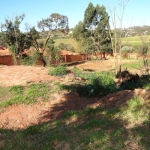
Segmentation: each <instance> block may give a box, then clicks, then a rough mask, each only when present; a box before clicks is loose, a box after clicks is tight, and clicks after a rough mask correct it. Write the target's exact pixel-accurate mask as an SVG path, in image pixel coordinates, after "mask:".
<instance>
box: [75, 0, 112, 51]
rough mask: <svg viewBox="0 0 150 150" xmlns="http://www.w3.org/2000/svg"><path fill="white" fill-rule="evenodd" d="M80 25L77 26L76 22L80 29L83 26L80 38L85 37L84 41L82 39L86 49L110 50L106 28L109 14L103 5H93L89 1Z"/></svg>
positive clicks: (109, 40)
mask: <svg viewBox="0 0 150 150" xmlns="http://www.w3.org/2000/svg"><path fill="white" fill-rule="evenodd" d="M81 25H82V24H80V26H79V24H78V26H77V27H78V28H79V27H80V29H81V27H84V30H83V29H82V32H84V33H83V34H82V38H83V39H86V42H85V40H83V41H84V44H85V45H86V50H87V49H89V50H88V51H89V52H90V51H91V52H95V51H98V52H106V51H110V50H111V38H110V35H109V30H108V28H109V16H108V13H107V12H106V8H105V7H104V6H100V5H98V4H97V5H96V6H95V7H94V6H93V4H92V3H89V5H88V7H87V8H86V10H85V13H84V21H83V25H82V26H81ZM75 31H76V30H75ZM79 31H80V30H79V29H78V32H79ZM80 35H81V34H80Z"/></svg>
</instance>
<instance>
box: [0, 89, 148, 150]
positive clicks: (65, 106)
mask: <svg viewBox="0 0 150 150" xmlns="http://www.w3.org/2000/svg"><path fill="white" fill-rule="evenodd" d="M139 94H140V93H139ZM133 97H134V92H133V91H129V90H125V91H124V92H117V93H112V94H109V95H107V96H105V97H102V98H82V97H79V95H78V94H77V93H75V92H70V93H66V94H64V95H63V97H62V99H63V100H62V101H60V102H59V103H58V104H55V105H53V106H52V107H51V108H49V110H47V111H46V112H44V113H43V114H42V117H40V118H39V122H41V124H39V125H34V126H31V127H29V128H27V129H25V130H16V131H13V130H5V129H0V133H1V134H0V139H1V142H0V148H1V149H2V150H5V149H18V150H19V149H25V150H28V149H29V150H30V149H33V150H34V149H35V150H41V149H46V150H48V149H52V150H55V149H63V150H70V149H98V148H99V149H102V150H104V149H109V150H118V149H131V148H132V149H133V148H134V149H136V148H139V149H140V150H148V149H149V147H150V145H149V140H150V136H149V133H150V122H149V119H150V118H149V119H148V120H146V121H144V122H143V123H141V124H140V125H136V126H134V127H132V128H131V129H128V128H126V125H127V122H126V121H124V120H122V119H119V118H117V117H116V115H117V114H118V113H121V111H122V110H121V107H125V108H127V107H128V105H127V102H128V101H129V100H130V99H131V98H133ZM147 98H149V97H147ZM148 104H149V101H148ZM147 108H148V109H150V106H149V105H147ZM134 109H135V110H137V111H138V109H139V108H134ZM149 115H150V114H149ZM42 120H49V122H47V123H42V122H43V121H42ZM131 136H132V137H136V138H140V140H139V142H140V143H139V144H140V146H141V147H140V146H139V145H138V144H137V143H136V144H137V145H134V144H133V145H131V144H132V141H131V142H126V141H129V140H131V139H130V138H131ZM125 143H127V144H125Z"/></svg>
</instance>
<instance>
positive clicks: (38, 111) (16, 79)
mask: <svg viewBox="0 0 150 150" xmlns="http://www.w3.org/2000/svg"><path fill="white" fill-rule="evenodd" d="M96 63H97V64H96ZM77 67H80V68H82V69H83V68H84V69H93V70H99V71H100V70H101V71H102V70H105V69H106V70H108V69H110V68H111V67H113V61H111V60H110V61H105V62H103V61H101V62H93V61H92V62H86V63H83V64H80V65H77ZM70 68H71V67H70ZM47 73H48V68H44V67H35V66H0V85H1V86H13V85H26V84H28V83H39V82H48V81H56V80H57V81H60V80H59V79H58V78H57V77H52V76H50V75H48V74H47ZM136 95H140V96H142V97H143V98H146V99H150V91H144V90H140V89H139V90H135V91H130V90H126V91H122V92H118V93H113V94H109V95H107V96H106V97H103V98H101V99H97V98H83V97H79V95H78V94H77V93H73V92H72V93H68V92H64V91H61V93H56V94H53V95H51V96H50V99H49V100H48V101H47V102H42V101H41V102H40V101H39V102H38V103H36V104H33V105H24V104H20V105H17V106H9V107H7V108H6V109H5V110H4V111H3V112H1V113H0V120H1V121H0V128H5V129H14V130H16V129H25V128H27V127H29V126H32V125H37V124H41V123H44V122H48V121H51V120H53V119H58V118H61V117H62V116H63V114H64V113H65V112H67V111H68V110H81V109H85V108H87V107H88V106H90V107H93V108H95V107H118V106H121V105H124V104H125V103H126V102H127V101H128V100H130V99H131V98H132V97H134V96H136Z"/></svg>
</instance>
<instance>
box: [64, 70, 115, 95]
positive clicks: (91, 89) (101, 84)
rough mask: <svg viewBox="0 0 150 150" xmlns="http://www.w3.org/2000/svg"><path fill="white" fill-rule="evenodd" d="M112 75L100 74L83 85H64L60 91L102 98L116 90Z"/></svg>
mask: <svg viewBox="0 0 150 150" xmlns="http://www.w3.org/2000/svg"><path fill="white" fill-rule="evenodd" d="M113 78H114V75H113V74H112V73H109V72H102V73H101V75H100V76H97V75H95V76H91V78H89V81H88V82H87V83H84V84H82V85H81V84H71V85H69V86H68V85H64V86H62V89H66V90H68V91H74V92H77V93H79V95H80V96H88V97H99V96H104V95H107V94H109V93H112V92H116V91H117V90H118V89H117V88H116V86H115V83H114V80H113Z"/></svg>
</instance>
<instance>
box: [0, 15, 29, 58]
mask: <svg viewBox="0 0 150 150" xmlns="http://www.w3.org/2000/svg"><path fill="white" fill-rule="evenodd" d="M24 17H25V15H24V14H23V15H21V16H16V17H15V19H14V20H11V19H10V20H8V19H6V20H5V23H4V24H2V25H1V29H2V32H3V33H4V40H5V42H6V43H7V44H8V45H9V46H13V47H14V49H13V50H14V51H12V52H13V54H15V55H16V54H20V53H21V52H23V51H24V49H26V48H29V47H30V46H31V34H30V33H29V32H27V33H22V32H21V31H20V24H21V22H22V21H23V20H24Z"/></svg>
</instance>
